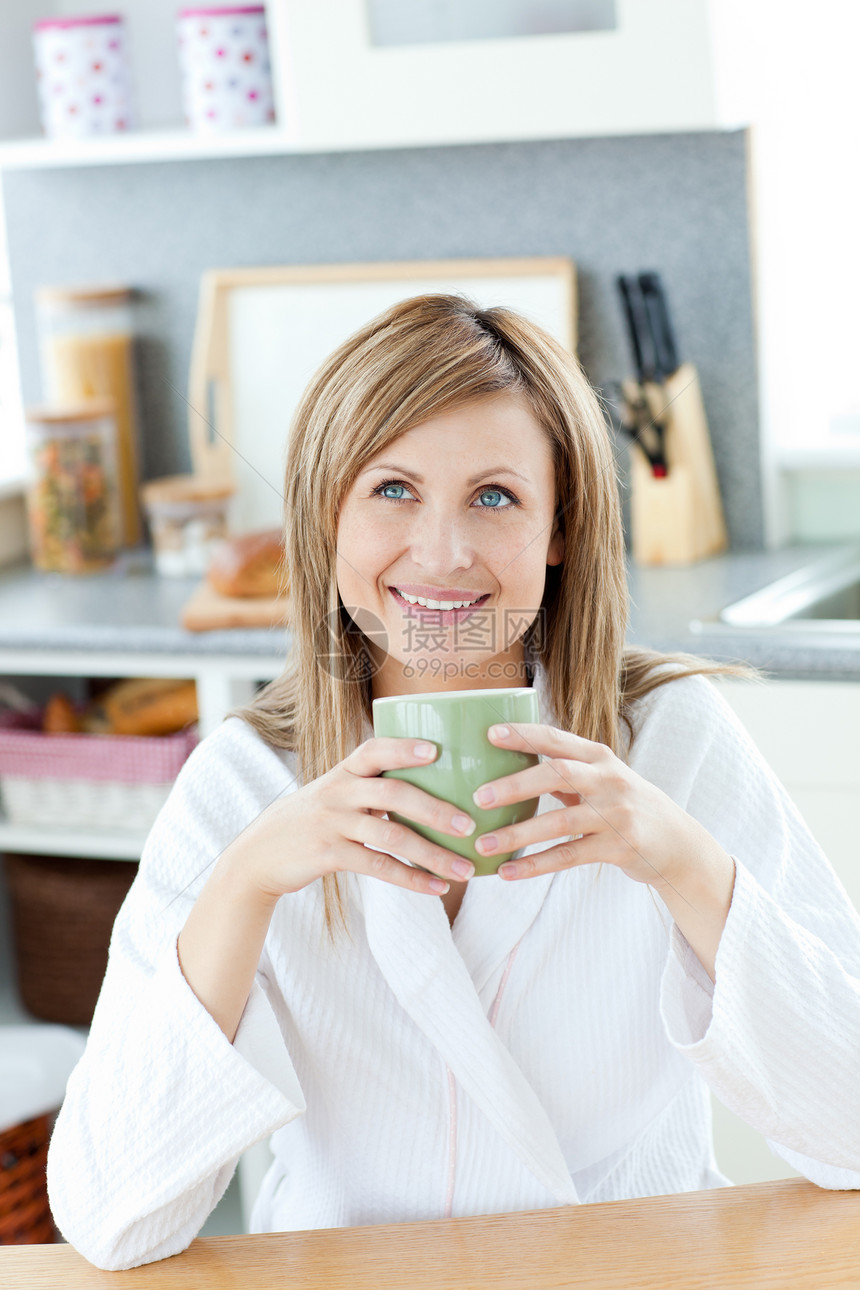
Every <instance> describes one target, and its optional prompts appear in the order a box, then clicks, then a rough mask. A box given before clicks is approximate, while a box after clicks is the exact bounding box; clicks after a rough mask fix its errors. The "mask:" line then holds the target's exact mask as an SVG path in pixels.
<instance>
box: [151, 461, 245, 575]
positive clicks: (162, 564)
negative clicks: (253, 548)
mask: <svg viewBox="0 0 860 1290" xmlns="http://www.w3.org/2000/svg"><path fill="white" fill-rule="evenodd" d="M235 491H236V485H235V484H233V483H231V482H230V481H227V480H224V481H217V480H208V479H204V478H201V477H199V476H195V475H168V476H167V477H166V478H165V479H153V480H151V481H150V482H149V483H148V484H144V485H143V488H142V489H141V496H142V497H143V503H144V506H145V508H146V514H147V519H148V521H149V528H150V532H151V534H152V545H153V550H154V553H155V567H156V570H157V571H158V573H160V574H164V575H166V576H167V577H169V578H184V577H187V576H189V575H190V574H197V573H201V574H202V573H205V572H206V570H207V569H208V567H209V561H210V559H211V557H212V553H213V551H214V549H215V547H216V546H217V545H218V543H219V542H221V541H222V540H223V539H224V538H225V537H226V536H227V531H228V526H227V511H228V506H229V502H230V498H231V497H232V496H233V494H234V493H235Z"/></svg>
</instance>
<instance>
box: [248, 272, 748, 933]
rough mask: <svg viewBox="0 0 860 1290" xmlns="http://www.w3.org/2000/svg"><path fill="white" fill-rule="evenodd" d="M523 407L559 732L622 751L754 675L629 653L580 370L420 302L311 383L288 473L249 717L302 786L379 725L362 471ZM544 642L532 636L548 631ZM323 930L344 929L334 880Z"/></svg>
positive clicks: (495, 317)
mask: <svg viewBox="0 0 860 1290" xmlns="http://www.w3.org/2000/svg"><path fill="white" fill-rule="evenodd" d="M502 392H509V393H512V394H517V395H520V396H521V397H524V398H525V399H526V400H527V402H528V404H529V406H530V408H531V410H532V412H533V414H534V416H535V417H536V419H537V420H538V422H539V423H540V424H541V425H542V426H543V428H544V430H545V431H546V433H547V435H548V437H549V440H550V443H551V446H552V454H553V460H554V464H555V473H556V503H557V509H556V519H557V521H558V522H559V524H560V527H561V530H562V532H563V533H564V537H565V546H564V558H563V560H562V563H561V564H560V565H557V566H547V571H546V573H547V577H546V586H545V589H544V596H543V601H542V604H541V611H542V612H541V613H539V614H538V616H537V618H536V619H535V622H533V623H532V624H531V626H530V627H529V629H528V631H526V632H525V634H524V637H523V641H524V645H525V646H526V648H527V649H529V651H530V652H531V654H532V656H533V657H537V658H538V659H539V660H540V663H541V665H542V666H543V668H544V669H545V673H546V680H547V691H548V696H549V698H550V701H551V704H552V707H553V710H554V713H555V717H556V720H557V722H558V724H559V726H560V728H562V729H564V730H572V731H576V732H577V734H580V735H583V736H584V737H585V738H586V739H592V740H596V741H597V742H600V743H603V744H606V745H608V746H609V747H610V748H612V749H613V750H615V751H619V750H620V748H621V743H622V740H621V723H622V722H624V723H625V724H626V726H627V729H628V731H629V734H630V737H631V739H632V737H633V735H634V730H633V724H632V720H631V710H632V708H633V705H635V703H636V702H637V700H639V699H641V698H642V697H644V696H645V695H646V694H648V693H650V692H651V691H652V690H653V689H655V688H656V687H657V686H659V685H665V684H666V683H667V682H669V681H672V680H675V679H677V678H680V677H682V676H689V675H693V674H696V673H729V674H734V675H754V674H755V673H754V671H753V669H749V668H746V667H744V666H726V665H721V664H718V663H713V662H709V661H708V660H704V659H700V658H696V657H695V656H692V655H686V654H675V655H666V654H659V653H657V652H656V651H653V650H645V649H637V648H625V644H624V639H625V633H626V629H627V616H628V594H627V577H626V567H625V553H624V540H623V530H622V522H621V510H620V503H619V497H618V484H617V479H616V468H615V458H614V455H613V452H612V441H611V438H610V434H609V432H608V429H607V426H606V422H605V420H604V416H603V413H602V411H601V407H600V403H599V401H598V398H597V396H596V394H595V392H594V390H593V389H592V387H591V385H590V384H589V382H588V379H587V377H586V376H585V374H584V372H583V370H582V368H581V367H580V364H579V362H578V361H577V359H576V358H575V357H574V356H573V355H572V354H571V353H569V352H568V351H567V350H566V349H564V348H563V346H561V345H560V344H559V343H558V342H556V341H555V340H554V339H553V338H552V337H551V336H550V335H548V334H547V333H546V332H545V331H543V330H542V328H540V327H538V326H536V325H535V324H534V323H532V322H529V321H528V320H527V319H526V318H524V317H522V316H520V315H519V314H517V313H514V312H513V311H511V310H509V309H503V308H492V309H480V308H478V306H477V305H475V304H474V303H472V302H471V301H469V300H467V299H464V298H461V297H459V296H453V295H426V296H416V297H414V298H412V299H409V300H403V301H401V302H400V303H399V304H396V305H394V306H393V307H392V308H390V309H388V310H387V311H386V312H385V313H383V314H381V315H379V317H377V318H374V319H373V320H372V321H371V322H369V323H368V324H367V325H366V326H364V327H362V328H361V330H360V331H358V332H356V333H355V334H354V335H353V336H351V337H350V338H349V339H348V340H346V341H344V343H343V344H342V345H340V346H339V348H338V349H336V350H335V352H334V353H333V354H331V356H330V357H329V358H328V359H327V360H326V361H325V362H324V363H323V365H322V366H321V367H320V368H319V370H318V371H317V372H316V374H315V375H314V377H313V378H312V380H311V382H310V384H309V385H308V387H307V389H306V390H305V392H304V395H303V396H302V399H301V402H300V403H299V406H298V408H297V410H296V413H295V417H294V419H293V423H292V427H291V431H290V439H289V448H288V456H287V467H286V489H285V527H286V557H285V566H286V570H285V571H286V575H287V578H288V581H289V593H290V631H291V636H292V649H291V652H290V655H289V657H288V659H287V663H286V666H285V669H284V671H283V672H282V674H281V675H280V676H279V677H277V678H276V679H275V680H274V681H272V682H271V683H270V684H268V685H267V686H266V687H265V688H264V689H262V690H260V692H259V693H258V694H257V695H256V696H255V697H254V699H253V700H252V701H251V702H250V703H249V704H248V705H246V706H245V707H242V708H239V709H237V710H235V712H234V713H232V714H231V715H237V716H240V717H242V718H243V719H244V720H245V721H247V722H249V723H250V724H251V725H252V726H253V727H254V729H255V730H256V731H257V732H258V733H259V734H260V736H261V737H262V739H263V740H264V741H265V742H266V743H267V744H269V745H270V746H271V747H274V748H280V749H288V750H291V751H294V752H295V753H296V754H297V758H298V765H299V768H300V770H299V773H300V776H301V780H302V782H304V783H307V782H309V781H310V780H313V779H316V778H318V777H319V776H320V775H323V774H325V773H326V772H327V771H329V770H331V769H332V768H333V767H334V766H336V765H337V764H338V763H339V762H340V761H342V760H343V759H344V757H346V756H347V755H348V754H349V753H350V752H351V751H352V750H353V749H354V748H355V747H356V746H357V745H358V744H359V743H360V742H361V739H362V730H363V725H364V722H365V721H367V722H372V707H371V675H372V669H371V661H370V656H369V653H368V650H367V646H366V641H365V638H364V637H363V635H362V633H361V632H360V631H359V630H358V629H357V627H356V625H355V623H354V622H353V620H352V619H351V617H350V615H349V614H348V613H347V611H346V609H345V608H344V606H343V605H342V603H341V601H340V597H339V594H338V589H337V581H336V547H337V525H338V511H339V508H340V505H341V502H342V500H343V498H344V497H345V496H346V494H347V492H348V490H349V488H350V487H351V485H352V483H353V481H354V479H355V477H356V476H357V474H358V473H359V471H360V470H361V469H362V468H363V467H364V465H365V464H366V463H367V461H368V460H369V459H370V458H372V457H373V456H375V455H376V454H377V453H378V452H379V451H380V450H381V449H382V448H383V447H386V446H388V445H389V444H390V443H391V442H392V441H393V440H395V439H396V438H397V437H398V436H399V435H400V434H402V433H403V432H404V431H405V430H407V429H409V428H410V427H412V426H415V425H418V424H420V423H421V422H423V421H425V420H427V419H428V418H430V417H433V416H436V415H438V414H440V413H442V412H445V411H448V410H450V409H451V408H452V407H455V406H457V405H460V404H463V403H466V402H467V401H470V400H473V399H477V398H481V397H487V396H491V395H497V394H500V393H502ZM538 623H540V624H541V626H540V630H539V631H537V630H536V628H537V624H538ZM323 895H324V908H325V921H326V927H327V930H328V933H329V936H330V937H331V938H332V939H334V927H335V919H338V920H339V921H340V922H341V923H342V924H343V925H344V926H345V924H346V919H345V911H344V902H343V892H342V889H341V887H340V885H339V883H338V877H337V875H336V874H327V875H326V876H325V877H324V878H323Z"/></svg>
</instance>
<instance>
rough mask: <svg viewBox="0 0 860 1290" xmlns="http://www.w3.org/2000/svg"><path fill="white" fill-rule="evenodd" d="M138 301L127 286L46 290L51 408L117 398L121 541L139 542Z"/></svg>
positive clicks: (41, 293)
mask: <svg viewBox="0 0 860 1290" xmlns="http://www.w3.org/2000/svg"><path fill="white" fill-rule="evenodd" d="M133 296H134V293H133V291H132V288H131V287H127V286H113V285H108V286H90V287H40V288H39V289H38V291H37V292H36V306H37V314H38V319H39V330H40V334H41V352H42V377H43V389H44V394H45V398H46V399H47V400H48V402H50V403H53V404H57V405H60V404H70V403H79V402H80V401H81V400H85V399H92V398H99V397H107V398H111V399H113V401H114V404H115V407H116V426H117V471H118V485H119V504H120V514H121V530H120V531H121V540H122V544H123V545H125V546H137V545H138V543H139V542H140V541H141V533H142V529H141V515H140V501H139V496H138V481H139V478H140V472H139V465H138V426H137V409H136V400H135V377H134V346H133V338H134V325H133V316H132V310H133Z"/></svg>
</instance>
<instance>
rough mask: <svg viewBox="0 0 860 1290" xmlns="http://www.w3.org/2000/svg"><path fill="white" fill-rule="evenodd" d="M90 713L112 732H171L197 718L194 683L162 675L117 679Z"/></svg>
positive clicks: (181, 728)
mask: <svg viewBox="0 0 860 1290" xmlns="http://www.w3.org/2000/svg"><path fill="white" fill-rule="evenodd" d="M93 715H94V716H95V717H96V718H98V717H102V718H103V719H104V722H105V724H106V726H107V729H108V730H109V731H110V732H111V733H112V734H116V735H171V734H173V733H174V731H176V730H184V729H185V727H186V726H190V725H192V724H193V722H195V721H196V720H197V686H196V685H195V683H194V681H185V680H172V679H169V678H165V677H151V678H150V677H136V678H134V679H132V680H129V681H117V682H116V684H115V685H112V686H110V688H109V689H107V690H105V692H104V694H102V695H100V696H99V698H98V700H97V703H96V711H95V712H94V714H93Z"/></svg>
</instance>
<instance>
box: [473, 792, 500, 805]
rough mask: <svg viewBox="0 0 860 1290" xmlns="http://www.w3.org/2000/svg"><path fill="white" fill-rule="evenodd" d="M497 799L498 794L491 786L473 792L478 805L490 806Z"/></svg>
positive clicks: (474, 800)
mask: <svg viewBox="0 0 860 1290" xmlns="http://www.w3.org/2000/svg"><path fill="white" fill-rule="evenodd" d="M495 800H496V795H495V793H494V792H493V790H492V789H491V788H479V789H477V791H476V792H474V793H473V794H472V801H473V802H477V803H478V806H489V804H490V802H495Z"/></svg>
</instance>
